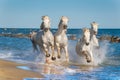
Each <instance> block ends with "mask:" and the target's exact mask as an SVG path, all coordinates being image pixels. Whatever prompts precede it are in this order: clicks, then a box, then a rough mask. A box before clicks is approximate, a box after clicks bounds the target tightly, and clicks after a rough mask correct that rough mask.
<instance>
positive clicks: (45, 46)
mask: <svg viewBox="0 0 120 80" xmlns="http://www.w3.org/2000/svg"><path fill="white" fill-rule="evenodd" d="M43 48H44V51H45V56H46V57H50V54H49V53H48V49H47V45H45V44H43Z"/></svg>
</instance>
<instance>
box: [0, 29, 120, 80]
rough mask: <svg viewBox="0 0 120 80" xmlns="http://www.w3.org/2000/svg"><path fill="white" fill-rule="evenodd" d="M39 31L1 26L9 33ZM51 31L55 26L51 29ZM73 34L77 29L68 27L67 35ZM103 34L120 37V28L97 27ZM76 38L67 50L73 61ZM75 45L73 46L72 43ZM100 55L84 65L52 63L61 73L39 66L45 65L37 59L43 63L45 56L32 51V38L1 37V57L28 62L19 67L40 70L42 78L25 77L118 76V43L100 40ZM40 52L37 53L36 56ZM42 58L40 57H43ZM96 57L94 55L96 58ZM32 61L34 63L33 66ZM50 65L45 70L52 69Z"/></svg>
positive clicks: (99, 79) (113, 79) (76, 79)
mask: <svg viewBox="0 0 120 80" xmlns="http://www.w3.org/2000/svg"><path fill="white" fill-rule="evenodd" d="M33 30H34V31H38V29H11V28H9V29H3V28H1V29H0V33H11V34H17V33H22V34H29V33H30V32H31V31H33ZM51 31H52V32H53V33H55V32H56V29H52V30H51ZM69 34H75V35H76V36H77V38H79V37H80V36H81V30H80V29H68V31H67V35H69ZM102 35H110V36H118V37H120V29H99V30H98V35H97V36H98V37H99V36H102ZM75 44H76V41H72V40H69V53H70V56H72V57H73V58H71V59H73V61H78V62H79V60H76V59H78V58H76V56H74V55H76V53H75V51H74V46H75ZM73 45H74V46H73ZM100 47H101V51H99V53H101V55H104V56H105V58H104V60H103V58H102V57H99V58H100V59H99V60H101V62H100V63H99V64H98V65H97V66H96V67H94V66H87V67H86V68H85V67H84V66H81V65H68V66H67V68H68V69H66V67H65V66H53V67H52V68H55V70H58V72H60V71H61V74H55V73H56V72H55V73H52V72H53V71H52V72H51V73H45V72H43V71H41V69H44V68H47V67H44V66H43V65H39V66H38V64H37V62H41V63H44V57H43V55H42V54H39V53H37V52H36V53H34V52H33V48H32V44H31V41H30V40H29V38H12V37H0V58H2V59H7V60H11V61H16V62H20V63H27V64H29V66H28V67H24V66H23V67H19V68H22V69H27V70H32V71H37V72H39V73H42V74H43V75H44V76H45V78H42V79H37V78H34V79H32V78H25V80H50V79H53V80H120V43H110V42H108V41H100ZM38 55H39V56H38ZM42 58H43V59H42ZM96 60H97V59H96ZM33 64H34V66H33ZM52 68H51V67H49V69H48V71H50V69H52Z"/></svg>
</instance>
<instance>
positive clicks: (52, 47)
mask: <svg viewBox="0 0 120 80" xmlns="http://www.w3.org/2000/svg"><path fill="white" fill-rule="evenodd" d="M51 49H52V60H56V57H55V53H54V46H51Z"/></svg>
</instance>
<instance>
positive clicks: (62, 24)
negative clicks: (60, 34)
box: [59, 16, 68, 29]
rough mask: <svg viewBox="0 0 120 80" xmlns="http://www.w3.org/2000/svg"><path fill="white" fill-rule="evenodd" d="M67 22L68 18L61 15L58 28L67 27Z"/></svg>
mask: <svg viewBox="0 0 120 80" xmlns="http://www.w3.org/2000/svg"><path fill="white" fill-rule="evenodd" d="M67 24H68V18H67V17H66V16H62V17H61V20H60V23H59V28H62V29H67Z"/></svg>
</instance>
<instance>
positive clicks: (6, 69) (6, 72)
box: [0, 60, 43, 80]
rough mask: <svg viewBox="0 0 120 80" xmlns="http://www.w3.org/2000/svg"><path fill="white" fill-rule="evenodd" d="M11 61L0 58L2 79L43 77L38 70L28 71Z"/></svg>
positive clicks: (0, 78)
mask: <svg viewBox="0 0 120 80" xmlns="http://www.w3.org/2000/svg"><path fill="white" fill-rule="evenodd" d="M20 65H22V64H18V63H15V62H11V61H6V60H0V80H23V79H24V78H40V77H43V76H42V75H40V74H39V73H37V72H32V71H26V70H21V69H18V68H16V66H20Z"/></svg>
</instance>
